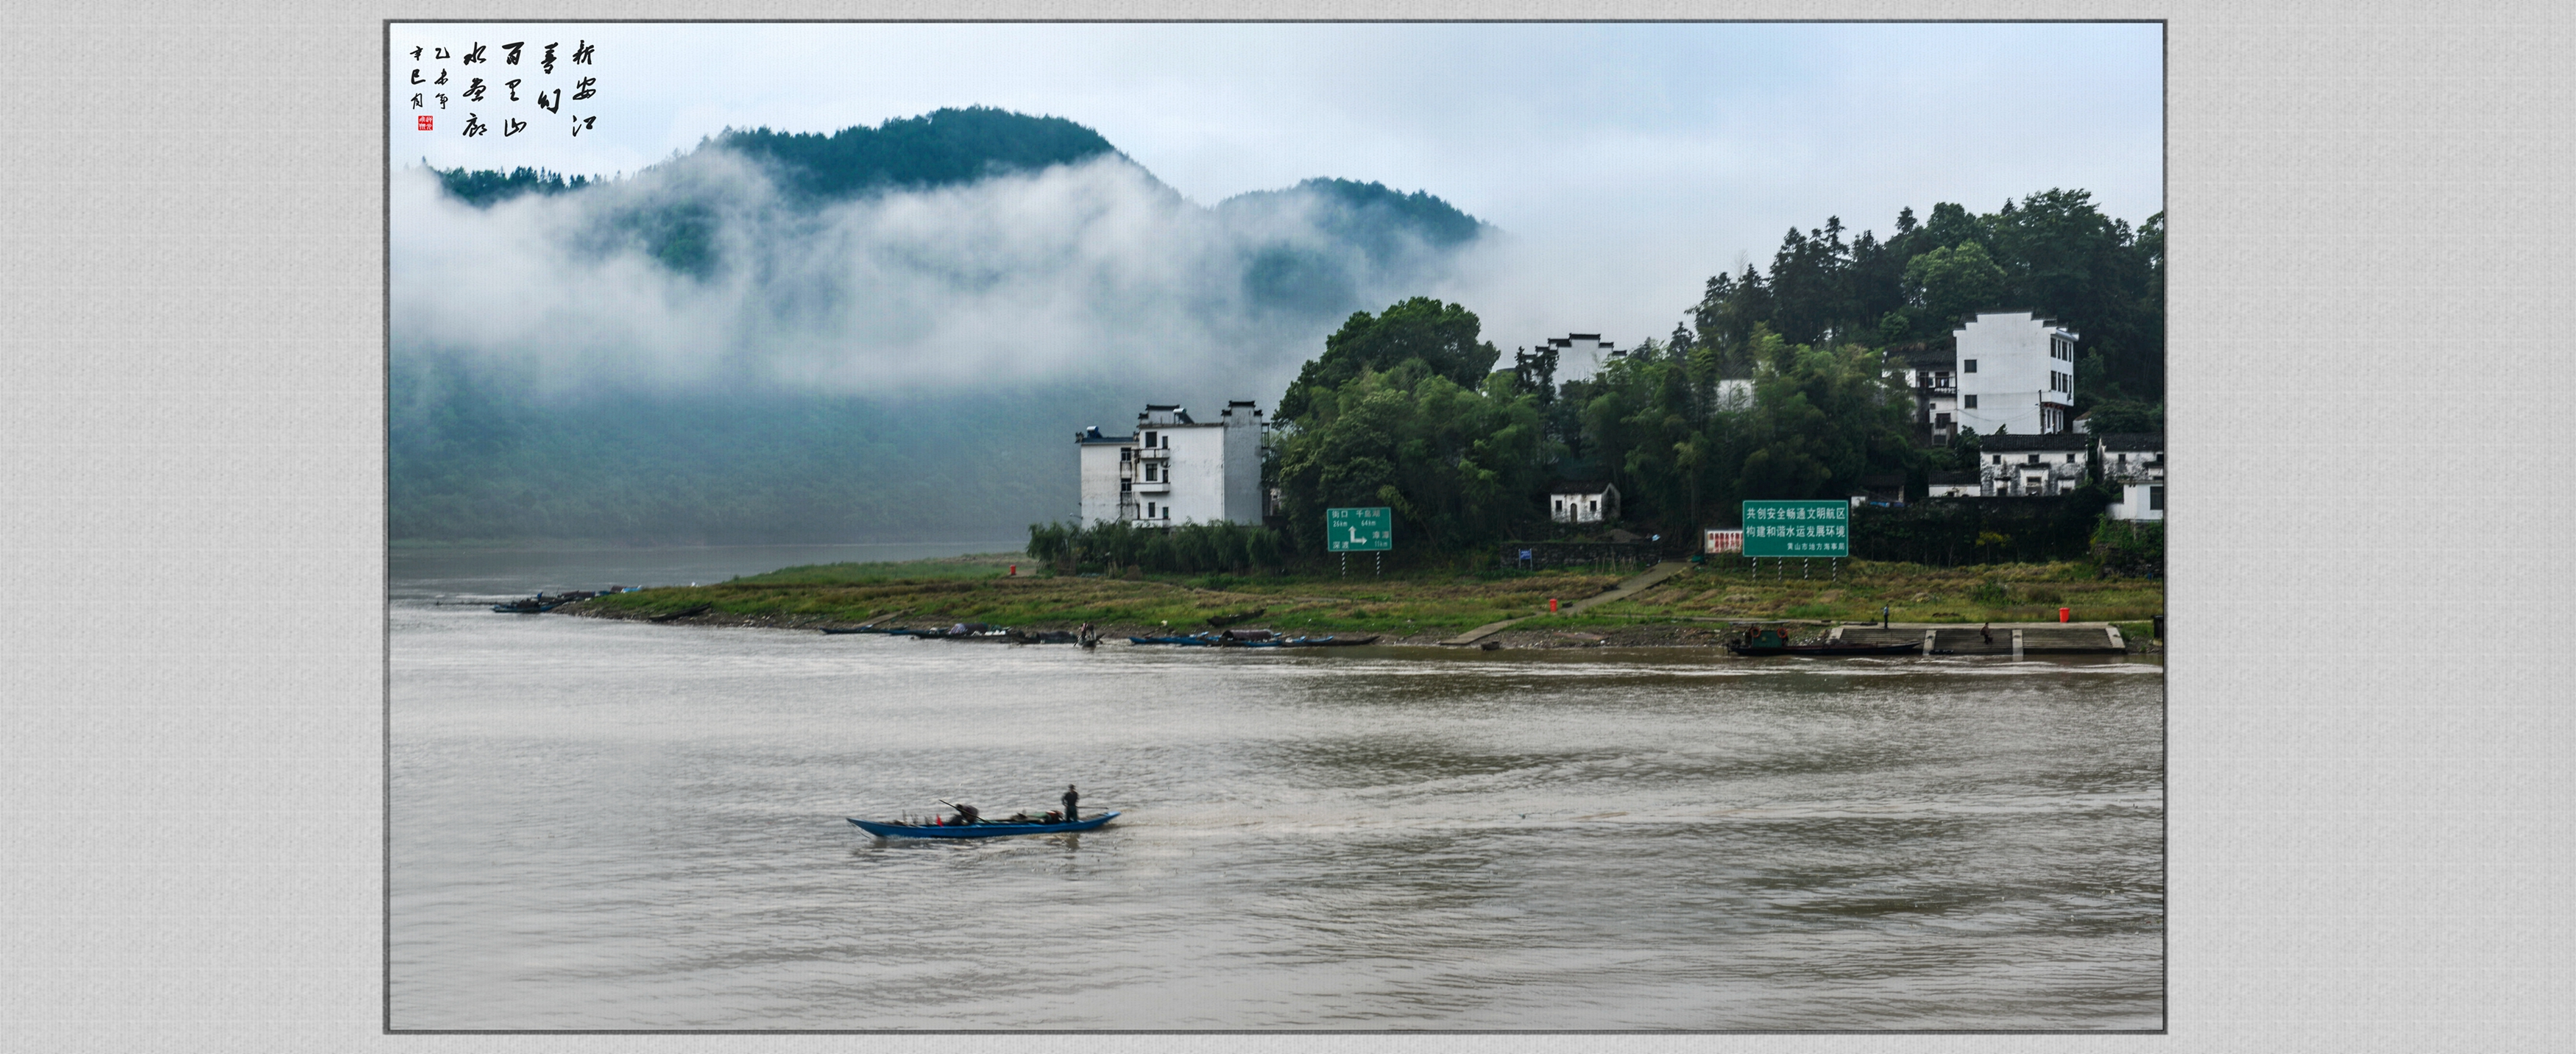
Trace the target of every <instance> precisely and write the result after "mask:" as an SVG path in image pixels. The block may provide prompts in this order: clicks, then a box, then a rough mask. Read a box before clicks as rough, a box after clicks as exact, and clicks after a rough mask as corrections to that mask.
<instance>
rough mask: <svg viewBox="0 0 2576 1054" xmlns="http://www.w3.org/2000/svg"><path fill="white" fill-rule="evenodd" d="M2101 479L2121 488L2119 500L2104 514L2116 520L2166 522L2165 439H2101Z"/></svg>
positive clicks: (2151, 436)
mask: <svg viewBox="0 0 2576 1054" xmlns="http://www.w3.org/2000/svg"><path fill="white" fill-rule="evenodd" d="M2102 477H2103V478H2104V479H2105V480H2107V481H2109V482H2111V483H2113V484H2115V485H2117V486H2118V487H2119V488H2120V500H2119V501H2118V502H2115V503H2113V504H2112V505H2111V506H2110V507H2109V508H2107V509H2104V510H2103V511H2104V512H2105V513H2107V514H2108V515H2109V516H2110V517H2111V518H2112V519H2115V520H2162V519H2164V518H2165V437H2164V436H2163V435H2162V434H2160V433H2114V434H2111V435H2105V436H2103V437H2102Z"/></svg>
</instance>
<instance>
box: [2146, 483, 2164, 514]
mask: <svg viewBox="0 0 2576 1054" xmlns="http://www.w3.org/2000/svg"><path fill="white" fill-rule="evenodd" d="M2147 507H2148V508H2150V509H2153V510H2155V511H2157V512H2163V511H2165V489H2164V488H2163V487H2149V488H2147Z"/></svg>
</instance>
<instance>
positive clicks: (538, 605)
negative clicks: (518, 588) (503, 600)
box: [492, 599, 564, 615]
mask: <svg viewBox="0 0 2576 1054" xmlns="http://www.w3.org/2000/svg"><path fill="white" fill-rule="evenodd" d="M563 605H564V602H563V601H562V600H560V599H551V600H549V599H539V600H513V601H511V602H509V603H507V604H494V605H492V610H494V611H498V612H500V613H502V614H504V615H541V614H544V613H546V612H549V611H552V610H554V609H556V608H559V607H562V606H563Z"/></svg>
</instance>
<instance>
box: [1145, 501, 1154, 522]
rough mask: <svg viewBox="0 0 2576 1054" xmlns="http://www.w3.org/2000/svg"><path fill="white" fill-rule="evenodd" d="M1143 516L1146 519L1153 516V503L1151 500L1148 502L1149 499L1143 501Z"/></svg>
mask: <svg viewBox="0 0 2576 1054" xmlns="http://www.w3.org/2000/svg"><path fill="white" fill-rule="evenodd" d="M1145 518H1146V519H1149V520H1150V519H1153V518H1154V503H1153V502H1150V501H1149V502H1146V503H1145Z"/></svg>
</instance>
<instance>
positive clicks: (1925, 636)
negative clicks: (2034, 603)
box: [1825, 622, 2129, 655]
mask: <svg viewBox="0 0 2576 1054" xmlns="http://www.w3.org/2000/svg"><path fill="white" fill-rule="evenodd" d="M1990 638H1991V639H1990ZM1825 639H1826V640H1827V641H1830V642H1832V643H1836V644H1905V643H1910V642H1919V643H1921V644H1922V646H1923V651H1924V653H1925V654H1935V653H1948V654H1951V655H2125V654H2127V653H2128V651H2129V642H2128V640H2127V639H2126V638H2123V637H2122V636H2121V635H2120V628H2119V627H2118V626H2114V625H2112V624H2110V623H2108V622H2010V623H2007V622H1998V623H1995V624H1993V625H1991V626H1986V627H1983V628H1980V627H1978V626H1962V625H1960V624H1958V623H1955V622H1944V623H1940V624H1938V625H1933V624H1927V623H1904V622H1899V623H1895V624H1893V625H1890V626H1888V627H1887V628H1885V629H1881V628H1879V627H1877V626H1836V627H1834V629H1833V632H1831V633H1829V634H1827V635H1826V637H1825Z"/></svg>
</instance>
